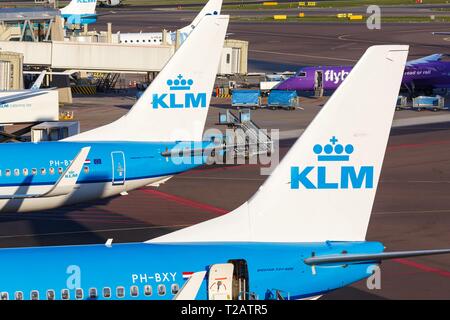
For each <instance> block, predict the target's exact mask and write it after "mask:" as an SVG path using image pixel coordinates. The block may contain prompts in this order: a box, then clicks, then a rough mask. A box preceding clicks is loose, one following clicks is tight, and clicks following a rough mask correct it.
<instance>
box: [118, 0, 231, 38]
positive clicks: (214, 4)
mask: <svg viewBox="0 0 450 320" xmlns="http://www.w3.org/2000/svg"><path fill="white" fill-rule="evenodd" d="M221 9H222V0H209V1H208V2H207V3H206V4H205V6H204V7H203V9H202V10H201V11H200V12H199V13H198V14H197V16H196V17H195V18H194V20H193V21H192V22H191V24H189V25H188V26H186V27H184V28H181V29H180V30H178V33H179V35H180V38H181V39H180V43H183V41H184V40H186V38H187V37H188V36H189V34H190V33H191V32H192V30H194V28H195V27H196V26H197V25H198V23H199V22H200V20H201V19H202V18H203V17H204V16H206V15H219V14H220V11H221ZM176 34H177V32H169V36H168V39H167V42H168V43H169V44H172V43H174V42H175V40H176ZM118 38H119V43H124V44H125V43H126V44H133V45H155V44H161V43H162V38H163V34H162V33H161V32H138V33H136V32H135V33H118Z"/></svg>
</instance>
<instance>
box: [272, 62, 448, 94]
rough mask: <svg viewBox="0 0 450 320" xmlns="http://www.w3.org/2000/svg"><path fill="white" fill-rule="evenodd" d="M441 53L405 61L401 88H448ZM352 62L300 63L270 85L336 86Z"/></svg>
mask: <svg viewBox="0 0 450 320" xmlns="http://www.w3.org/2000/svg"><path fill="white" fill-rule="evenodd" d="M441 59H442V54H433V55H430V56H427V57H423V58H420V59H417V60H411V61H408V62H407V63H406V67H405V70H404V74H403V79H402V86H401V88H402V89H404V90H407V91H408V92H409V93H410V94H412V95H413V94H415V93H418V92H424V93H425V94H431V93H432V90H433V89H447V88H450V62H449V61H441ZM352 68H353V67H352V66H318V67H304V68H302V69H300V70H299V71H298V72H297V74H296V75H295V76H293V77H291V78H289V79H286V80H284V81H283V82H281V83H279V84H278V85H277V86H276V87H275V88H274V89H278V90H297V91H314V90H316V89H324V90H336V89H337V87H339V86H340V85H341V83H342V82H343V81H344V79H345V78H346V76H347V75H348V74H349V73H350V71H351V70H352Z"/></svg>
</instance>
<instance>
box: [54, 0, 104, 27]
mask: <svg viewBox="0 0 450 320" xmlns="http://www.w3.org/2000/svg"><path fill="white" fill-rule="evenodd" d="M96 7H97V0H72V1H70V3H69V4H68V5H67V6H66V7H64V8H61V10H60V11H61V16H62V17H63V18H64V20H65V25H66V26H70V25H84V24H91V23H95V22H96V21H97V14H96V12H95V8H96Z"/></svg>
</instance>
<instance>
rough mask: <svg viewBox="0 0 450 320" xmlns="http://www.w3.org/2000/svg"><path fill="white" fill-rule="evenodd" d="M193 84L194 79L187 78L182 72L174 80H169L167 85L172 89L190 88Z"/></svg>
mask: <svg viewBox="0 0 450 320" xmlns="http://www.w3.org/2000/svg"><path fill="white" fill-rule="evenodd" d="M193 84H194V80H192V79H189V80H186V79H184V78H183V76H182V75H181V74H179V75H178V77H177V78H176V79H174V80H172V79H169V80H167V85H168V86H169V89H170V90H190V89H191V86H192V85H193Z"/></svg>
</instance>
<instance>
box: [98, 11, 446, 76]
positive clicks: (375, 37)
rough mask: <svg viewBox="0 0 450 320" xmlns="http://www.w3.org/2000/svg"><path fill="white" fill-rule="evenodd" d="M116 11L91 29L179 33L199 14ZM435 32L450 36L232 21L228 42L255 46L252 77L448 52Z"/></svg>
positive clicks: (415, 28)
mask: <svg viewBox="0 0 450 320" xmlns="http://www.w3.org/2000/svg"><path fill="white" fill-rule="evenodd" d="M115 12H116V13H115V14H110V15H104V16H100V17H99V18H98V22H97V23H96V24H95V25H93V26H91V27H90V28H91V29H93V28H95V29H97V30H106V23H107V22H112V24H113V32H117V31H120V32H140V31H142V32H161V30H162V29H163V28H165V29H167V30H176V29H177V28H180V27H184V26H186V25H188V24H189V22H190V21H192V19H193V17H194V16H195V14H196V13H197V12H196V11H186V12H185V11H184V10H174V9H172V10H143V11H142V10H140V11H139V12H135V11H133V12H130V11H128V10H124V11H121V10H118V11H115ZM225 13H230V14H231V17H232V18H233V17H234V16H235V15H237V14H239V12H236V11H229V12H227V11H226V10H225ZM447 14H450V13H449V12H448V11H447ZM269 16H270V13H269ZM435 31H450V29H449V25H448V24H444V23H395V24H394V23H392V24H382V25H381V29H380V30H369V29H367V27H366V24H365V23H314V22H301V23H300V22H271V21H268V22H244V21H239V20H231V21H230V25H229V28H228V37H229V38H231V39H239V40H246V41H249V43H250V45H249V60H248V71H249V72H279V71H285V70H291V71H295V70H297V69H298V68H299V67H300V66H305V65H352V64H354V63H356V61H357V60H358V59H359V57H361V55H362V54H363V53H364V51H365V50H366V49H367V48H368V47H369V46H371V45H376V44H392V43H395V44H409V45H410V46H411V48H410V55H409V59H417V58H420V57H423V56H426V55H429V54H433V53H438V52H442V53H448V52H449V48H450V41H449V40H450V37H449V36H444V35H432V32H435Z"/></svg>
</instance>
